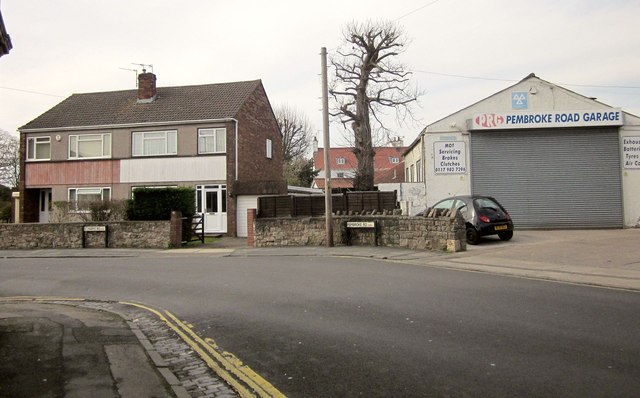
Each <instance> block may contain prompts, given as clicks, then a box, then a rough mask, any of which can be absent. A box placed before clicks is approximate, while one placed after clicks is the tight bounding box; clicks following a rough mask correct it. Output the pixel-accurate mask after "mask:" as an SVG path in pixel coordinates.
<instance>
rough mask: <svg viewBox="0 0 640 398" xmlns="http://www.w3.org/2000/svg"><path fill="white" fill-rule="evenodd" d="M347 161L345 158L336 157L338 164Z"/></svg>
mask: <svg viewBox="0 0 640 398" xmlns="http://www.w3.org/2000/svg"><path fill="white" fill-rule="evenodd" d="M345 163H347V159H345V158H336V164H345Z"/></svg>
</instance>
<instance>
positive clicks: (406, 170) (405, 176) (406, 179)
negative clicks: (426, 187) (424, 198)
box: [404, 167, 411, 182]
mask: <svg viewBox="0 0 640 398" xmlns="http://www.w3.org/2000/svg"><path fill="white" fill-rule="evenodd" d="M409 177H410V176H409V168H408V167H406V168H405V169H404V180H405V181H406V182H411V180H409Z"/></svg>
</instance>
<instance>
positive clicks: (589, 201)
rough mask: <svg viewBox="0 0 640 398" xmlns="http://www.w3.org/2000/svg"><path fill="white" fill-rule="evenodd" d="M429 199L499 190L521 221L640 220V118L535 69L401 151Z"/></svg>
mask: <svg viewBox="0 0 640 398" xmlns="http://www.w3.org/2000/svg"><path fill="white" fill-rule="evenodd" d="M405 166H406V167H407V168H411V167H416V168H417V169H421V170H423V172H422V173H419V172H418V173H416V176H418V177H417V178H420V179H421V181H420V182H423V183H424V184H425V190H426V195H427V204H428V205H433V204H434V203H435V202H437V201H438V200H440V199H443V198H445V197H448V196H453V195H463V194H484V195H490V196H494V197H495V198H496V199H498V200H499V201H500V202H501V203H502V204H503V205H504V206H505V207H506V208H507V209H508V210H509V212H510V213H511V215H512V217H513V219H514V222H515V225H516V227H520V228H558V229H561V228H603V227H606V228H623V227H633V226H636V225H638V223H639V220H640V118H638V117H637V116H634V115H631V114H629V113H625V112H623V111H622V110H621V109H619V108H613V107H611V106H608V105H605V104H603V103H601V102H598V101H596V100H595V99H593V98H587V97H584V96H582V95H580V94H577V93H575V92H573V91H570V90H567V89H565V88H562V87H560V86H557V85H555V84H552V83H549V82H546V81H544V80H542V79H539V78H538V77H536V76H535V75H533V74H531V75H529V76H528V77H527V78H525V79H524V80H522V81H520V82H519V83H517V84H515V85H513V86H511V87H509V88H507V89H505V90H502V91H500V92H498V93H496V94H494V95H492V96H490V97H488V98H486V99H484V100H482V101H480V102H477V103H475V104H473V105H471V106H469V107H467V108H464V109H462V110H460V111H458V112H456V113H453V114H452V115H449V116H447V117H445V118H444V119H441V120H439V121H437V122H435V123H432V124H430V125H428V126H427V127H426V128H425V129H424V130H423V131H422V132H421V134H420V135H419V136H418V138H417V139H416V140H415V141H414V142H413V144H412V145H411V146H410V147H409V149H408V150H407V152H406V153H405Z"/></svg>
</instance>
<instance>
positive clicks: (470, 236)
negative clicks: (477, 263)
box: [467, 226, 480, 245]
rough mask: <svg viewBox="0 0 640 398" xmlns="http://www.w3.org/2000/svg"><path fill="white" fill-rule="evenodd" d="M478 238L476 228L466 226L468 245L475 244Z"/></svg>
mask: <svg viewBox="0 0 640 398" xmlns="http://www.w3.org/2000/svg"><path fill="white" fill-rule="evenodd" d="M478 240H480V236H479V235H478V231H476V229H475V228H473V227H471V226H469V227H467V243H468V244H470V245H477V244H478Z"/></svg>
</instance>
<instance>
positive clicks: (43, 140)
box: [27, 137, 51, 160]
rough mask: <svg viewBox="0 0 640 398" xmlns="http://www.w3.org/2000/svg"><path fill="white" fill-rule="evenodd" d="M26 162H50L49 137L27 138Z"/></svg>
mask: <svg viewBox="0 0 640 398" xmlns="http://www.w3.org/2000/svg"><path fill="white" fill-rule="evenodd" d="M27 160H51V137H30V138H27Z"/></svg>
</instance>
